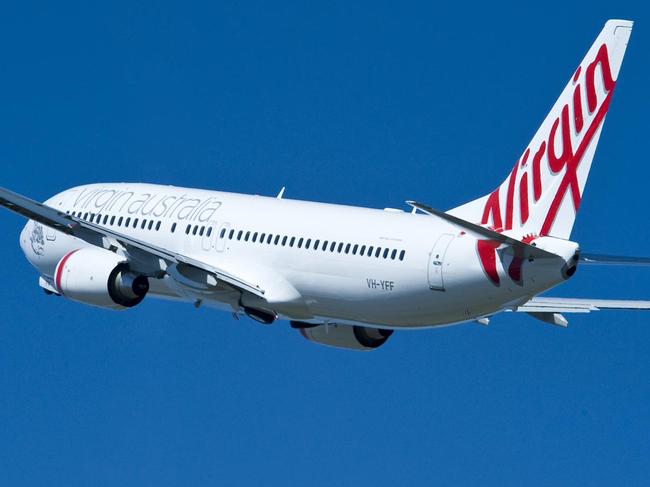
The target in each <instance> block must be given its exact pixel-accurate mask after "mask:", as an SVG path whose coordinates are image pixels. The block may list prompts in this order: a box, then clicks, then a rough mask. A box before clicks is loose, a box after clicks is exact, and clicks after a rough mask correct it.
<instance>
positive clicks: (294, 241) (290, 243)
mask: <svg viewBox="0 0 650 487" xmlns="http://www.w3.org/2000/svg"><path fill="white" fill-rule="evenodd" d="M294 243H296V237H291V240H289V247H293V244H294Z"/></svg>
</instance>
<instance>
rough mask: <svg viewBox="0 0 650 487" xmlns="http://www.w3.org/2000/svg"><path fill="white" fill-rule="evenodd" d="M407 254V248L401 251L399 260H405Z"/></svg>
mask: <svg viewBox="0 0 650 487" xmlns="http://www.w3.org/2000/svg"><path fill="white" fill-rule="evenodd" d="M405 255H406V250H402V251H401V252H400V253H399V260H404V256H405Z"/></svg>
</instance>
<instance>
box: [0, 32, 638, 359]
mask: <svg viewBox="0 0 650 487" xmlns="http://www.w3.org/2000/svg"><path fill="white" fill-rule="evenodd" d="M632 25H633V23H632V22H631V21H626V20H609V21H608V22H607V23H606V24H605V26H604V28H603V29H602V31H601V32H600V34H599V35H598V37H597V38H596V41H595V42H594V44H593V45H592V46H591V48H590V49H589V51H588V52H587V54H586V56H585V57H584V59H583V60H582V62H581V63H580V65H579V66H578V68H577V69H576V71H575V72H574V73H573V74H572V76H571V78H570V79H569V82H568V84H567V85H566V86H565V88H564V90H563V91H562V93H561V94H560V96H559V98H558V99H557V101H556V102H555V104H554V105H553V107H552V108H551V110H550V112H549V113H548V115H547V116H546V118H545V119H544V121H543V122H542V124H541V126H540V127H539V130H538V131H537V132H536V133H535V135H534V137H533V138H532V140H531V141H530V143H529V144H528V145H527V146H526V149H525V151H524V152H523V154H522V156H521V158H520V159H519V160H518V161H516V163H515V165H514V167H513V168H512V169H511V171H510V172H509V173H508V174H507V176H506V178H505V180H504V181H503V183H502V184H500V185H499V186H498V187H497V188H496V189H495V190H494V191H492V192H491V193H489V194H486V195H484V196H482V197H480V198H478V199H475V200H474V201H471V202H469V203H467V204H464V205H462V206H459V207H457V208H453V209H451V210H448V211H440V210H437V209H434V208H432V207H430V206H428V205H426V204H423V203H419V202H415V201H407V204H408V205H410V207H411V208H412V211H408V212H405V211H403V210H398V209H390V208H386V209H383V210H381V209H369V208H361V207H352V206H343V205H336V204H326V203H315V202H308V201H296V200H289V199H285V198H284V197H283V193H284V189H283V190H282V191H281V192H280V194H278V195H277V197H263V196H253V195H244V194H234V193H227V192H219V191H209V190H202V189H191V188H180V187H173V186H163V185H153V184H141V183H101V184H88V185H84V186H78V187H74V188H71V189H68V190H65V191H63V192H61V193H58V194H56V195H55V196H53V197H52V198H50V199H48V200H47V201H45V202H44V203H39V202H36V201H34V200H32V199H29V198H27V197H25V196H22V195H19V194H16V193H14V192H11V191H9V190H7V189H2V188H0V205H2V206H4V207H6V208H8V209H9V210H12V211H14V212H16V213H19V214H21V215H23V216H25V217H27V219H28V222H27V224H26V225H25V227H24V228H23V230H22V232H21V234H20V245H21V248H22V250H23V252H24V253H25V256H26V258H27V260H28V261H29V262H30V263H31V264H32V265H33V266H34V267H35V268H36V270H37V271H38V273H39V281H38V282H39V285H40V287H41V288H43V290H44V291H45V293H46V294H49V295H57V296H63V297H65V298H68V299H70V300H72V301H76V302H79V303H83V304H87V305H92V306H97V307H100V308H108V309H113V310H124V309H128V308H132V307H134V306H137V305H138V304H139V303H141V302H142V301H143V299H144V298H145V297H152V298H162V299H171V300H178V301H181V302H187V303H192V304H193V305H194V306H196V307H199V306H201V305H206V306H210V307H214V308H217V309H222V310H225V311H229V312H231V313H232V314H233V316H234V317H235V318H237V319H239V316H241V315H244V314H245V315H247V316H249V317H250V318H252V319H253V320H256V321H258V322H260V323H264V324H270V323H273V322H275V321H276V320H280V319H281V320H288V321H289V323H290V325H291V326H292V327H293V328H296V329H297V331H299V332H300V333H301V334H302V335H303V336H304V337H305V338H307V339H308V340H311V341H313V342H316V343H319V344H322V345H329V346H333V347H339V348H345V349H352V350H363V351H368V350H373V349H376V348H378V347H380V346H381V345H383V344H384V343H385V342H386V341H387V340H388V338H389V337H390V336H391V334H392V333H393V332H394V330H410V329H421V328H431V327H438V326H445V325H453V324H459V323H466V322H474V321H475V322H478V323H480V324H487V323H488V322H489V320H490V318H491V317H492V316H493V315H495V314H497V313H500V312H517V313H526V314H528V315H529V316H531V317H533V318H536V319H538V320H541V321H542V322H546V323H550V324H554V325H558V326H566V325H567V319H566V318H565V316H564V315H565V314H568V313H585V312H590V311H596V310H601V309H637V310H648V309H650V301H629V300H603V299H568V298H557V297H541V296H539V295H540V294H541V293H544V292H546V291H548V290H549V289H551V288H553V287H555V286H558V285H559V284H562V283H563V282H565V281H567V280H568V279H570V278H571V277H572V276H573V275H574V273H575V272H576V269H577V266H578V265H579V264H580V265H582V264H610V265H612V264H621V265H625V264H627V265H650V258H643V257H621V256H609V255H599V254H588V253H583V252H581V249H580V246H579V244H578V243H577V242H573V241H571V240H570V236H571V230H572V227H573V224H574V221H575V217H576V214H577V211H578V207H579V204H580V201H581V198H582V194H583V191H584V188H585V184H586V182H587V177H588V175H589V170H590V168H591V163H592V160H593V157H594V153H595V150H596V145H597V143H598V140H599V137H600V134H601V131H602V128H603V123H604V119H605V115H606V114H607V110H608V108H609V105H610V101H611V98H612V95H613V92H614V88H615V85H616V80H617V79H618V75H619V71H620V68H621V63H622V61H623V56H624V54H625V50H626V47H627V43H628V40H629V38H630V34H631V32H632Z"/></svg>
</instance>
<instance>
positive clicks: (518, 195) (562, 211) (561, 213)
mask: <svg viewBox="0 0 650 487" xmlns="http://www.w3.org/2000/svg"><path fill="white" fill-rule="evenodd" d="M631 33H632V22H631V21H628V20H609V21H607V23H606V24H605V27H604V28H603V30H602V31H601V32H600V35H599V36H598V38H597V39H596V41H595V42H594V44H593V45H592V46H591V48H590V49H589V51H588V52H587V55H586V56H585V58H584V59H583V60H582V62H581V63H580V65H579V66H578V68H577V69H576V71H575V73H574V74H573V76H572V77H571V79H570V80H569V82H568V84H567V85H566V87H565V88H564V90H563V91H562V94H561V95H560V97H559V98H558V99H557V101H556V102H555V105H553V108H551V111H550V112H549V114H548V115H547V116H546V118H545V119H544V122H543V123H542V125H541V126H540V128H539V130H538V131H537V133H536V134H535V136H534V137H533V139H532V140H531V141H530V143H529V144H528V146H527V147H526V149H525V150H524V152H523V154H522V156H521V158H520V159H519V160H518V161H517V162H516V164H515V165H514V167H513V168H512V171H511V172H510V174H509V175H508V177H507V178H506V179H505V181H504V182H503V183H501V185H500V186H499V187H498V188H496V189H495V190H494V191H493V192H492V193H490V194H488V195H486V196H483V197H482V198H479V199H477V200H474V201H472V202H470V203H467V204H465V205H463V206H460V207H458V208H454V209H453V210H451V211H449V213H450V214H452V215H455V216H458V217H460V218H463V219H464V220H468V221H472V222H478V223H481V224H486V225H490V226H492V227H493V228H494V229H495V230H497V231H508V232H509V233H511V234H512V236H515V237H518V238H522V237H524V236H527V235H535V236H537V235H551V236H554V237H559V238H565V239H568V238H569V236H570V234H571V229H572V228H573V223H574V221H575V217H576V214H577V212H578V208H579V206H580V200H581V198H582V194H583V191H584V188H585V184H586V183H587V177H588V176H589V169H590V168H591V162H592V160H593V158H594V153H595V152H596V145H597V144H598V139H599V137H600V133H601V131H602V128H603V123H604V120H605V115H606V114H607V110H608V108H609V104H610V101H611V99H612V95H613V93H614V88H615V86H616V80H617V79H618V74H619V71H620V68H621V63H622V62H623V56H624V54H625V49H626V47H627V43H628V40H629V38H630V34H631Z"/></svg>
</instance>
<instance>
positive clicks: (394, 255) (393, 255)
mask: <svg viewBox="0 0 650 487" xmlns="http://www.w3.org/2000/svg"><path fill="white" fill-rule="evenodd" d="M395 257H397V249H393V251H392V252H391V253H390V260H395Z"/></svg>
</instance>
